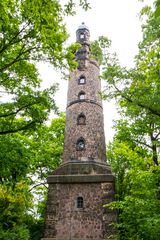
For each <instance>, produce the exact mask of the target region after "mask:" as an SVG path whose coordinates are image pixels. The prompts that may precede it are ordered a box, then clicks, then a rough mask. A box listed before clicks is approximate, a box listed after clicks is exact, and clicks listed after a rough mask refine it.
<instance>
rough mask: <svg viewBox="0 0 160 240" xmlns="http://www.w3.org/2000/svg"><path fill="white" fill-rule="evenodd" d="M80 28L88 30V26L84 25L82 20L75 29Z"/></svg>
mask: <svg viewBox="0 0 160 240" xmlns="http://www.w3.org/2000/svg"><path fill="white" fill-rule="evenodd" d="M81 29H86V30H88V31H89V28H88V27H87V26H86V25H85V23H84V22H82V24H81V25H80V26H79V27H78V29H77V31H78V30H81Z"/></svg>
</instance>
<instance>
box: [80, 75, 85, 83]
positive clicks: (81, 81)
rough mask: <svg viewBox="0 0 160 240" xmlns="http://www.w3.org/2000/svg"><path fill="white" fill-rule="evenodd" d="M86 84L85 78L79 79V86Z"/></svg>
mask: <svg viewBox="0 0 160 240" xmlns="http://www.w3.org/2000/svg"><path fill="white" fill-rule="evenodd" d="M85 83H86V78H85V77H84V76H81V77H80V78H79V79H78V84H85Z"/></svg>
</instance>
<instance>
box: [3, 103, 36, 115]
mask: <svg viewBox="0 0 160 240" xmlns="http://www.w3.org/2000/svg"><path fill="white" fill-rule="evenodd" d="M37 103H39V101H36V102H34V103H30V104H27V105H24V106H22V107H21V108H19V109H17V111H14V112H10V113H5V114H0V117H9V116H12V115H16V114H17V113H19V112H20V111H21V110H23V109H25V108H27V107H30V106H33V105H35V104H37Z"/></svg>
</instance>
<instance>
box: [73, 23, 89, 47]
mask: <svg viewBox="0 0 160 240" xmlns="http://www.w3.org/2000/svg"><path fill="white" fill-rule="evenodd" d="M76 37H77V43H80V44H82V45H88V46H89V38H90V32H89V29H88V27H87V26H86V25H85V23H84V22H82V24H81V25H80V26H79V27H78V29H77V31H76Z"/></svg>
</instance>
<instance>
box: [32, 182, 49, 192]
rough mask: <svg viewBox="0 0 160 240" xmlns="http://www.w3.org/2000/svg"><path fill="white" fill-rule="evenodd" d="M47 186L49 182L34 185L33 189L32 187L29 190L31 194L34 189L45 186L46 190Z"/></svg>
mask: <svg viewBox="0 0 160 240" xmlns="http://www.w3.org/2000/svg"><path fill="white" fill-rule="evenodd" d="M46 184H47V182H44V183H38V184H36V185H34V186H33V187H31V188H30V189H29V192H31V191H32V190H33V189H34V188H36V187H38V186H41V185H43V186H44V187H45V188H47V187H46ZM47 189H48V188H47Z"/></svg>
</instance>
